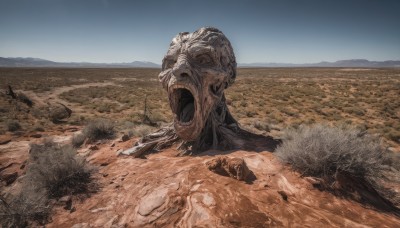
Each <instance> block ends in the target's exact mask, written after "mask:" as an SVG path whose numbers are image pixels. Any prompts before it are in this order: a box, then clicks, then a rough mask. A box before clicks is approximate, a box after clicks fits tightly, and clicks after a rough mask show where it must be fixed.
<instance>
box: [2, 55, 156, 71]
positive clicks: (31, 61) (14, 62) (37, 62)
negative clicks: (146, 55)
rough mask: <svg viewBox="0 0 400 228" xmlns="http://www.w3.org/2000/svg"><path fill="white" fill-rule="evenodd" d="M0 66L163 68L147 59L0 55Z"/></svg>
mask: <svg viewBox="0 0 400 228" xmlns="http://www.w3.org/2000/svg"><path fill="white" fill-rule="evenodd" d="M0 67H71V68H74V67H77V68H91V67H93V68H97V67H98V68H134V67H138V68H139V67H143V68H161V66H160V65H159V64H155V63H152V62H145V61H134V62H131V63H88V62H70V63H64V62H53V61H50V60H46V59H39V58H3V57H0Z"/></svg>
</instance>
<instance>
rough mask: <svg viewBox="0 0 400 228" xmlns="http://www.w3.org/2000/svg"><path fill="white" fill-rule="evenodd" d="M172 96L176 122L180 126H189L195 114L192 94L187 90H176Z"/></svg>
mask: <svg viewBox="0 0 400 228" xmlns="http://www.w3.org/2000/svg"><path fill="white" fill-rule="evenodd" d="M172 95H173V97H174V99H175V101H176V103H175V107H174V113H175V114H176V118H177V120H178V121H179V123H180V124H182V125H189V124H191V123H192V121H193V118H194V113H195V104H194V102H195V99H194V97H193V94H192V93H191V92H190V91H189V90H188V89H185V88H178V89H175V90H174V91H173V94H172Z"/></svg>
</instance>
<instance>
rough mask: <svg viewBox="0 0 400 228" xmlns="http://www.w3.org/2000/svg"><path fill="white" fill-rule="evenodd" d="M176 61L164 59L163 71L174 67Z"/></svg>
mask: <svg viewBox="0 0 400 228" xmlns="http://www.w3.org/2000/svg"><path fill="white" fill-rule="evenodd" d="M175 63H176V61H175V60H173V59H165V60H164V63H163V68H164V69H169V68H172V67H173V66H174V65H175Z"/></svg>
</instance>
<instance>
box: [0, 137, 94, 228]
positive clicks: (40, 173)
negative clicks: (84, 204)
mask: <svg viewBox="0 0 400 228" xmlns="http://www.w3.org/2000/svg"><path fill="white" fill-rule="evenodd" d="M92 172H93V168H91V167H90V166H89V165H88V164H87V163H86V161H85V159H84V158H82V157H80V156H78V155H77V154H76V151H75V150H74V149H73V148H72V147H70V146H62V145H59V144H57V143H55V142H53V141H52V140H45V141H44V143H43V144H32V145H31V150H30V157H29V162H28V167H27V171H26V175H25V177H24V178H23V181H22V187H21V190H20V192H19V193H16V194H15V195H13V196H11V197H9V199H4V198H0V217H1V225H2V227H28V226H35V225H44V224H45V223H47V222H48V218H49V216H50V211H51V207H52V203H50V199H58V198H60V197H62V196H66V195H75V194H89V193H91V192H93V191H95V190H96V185H95V184H94V182H93V177H92Z"/></svg>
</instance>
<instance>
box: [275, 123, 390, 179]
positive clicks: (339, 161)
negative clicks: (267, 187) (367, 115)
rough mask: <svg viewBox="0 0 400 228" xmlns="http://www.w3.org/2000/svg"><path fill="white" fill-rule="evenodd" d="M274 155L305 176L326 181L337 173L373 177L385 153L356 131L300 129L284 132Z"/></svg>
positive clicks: (380, 147)
mask: <svg viewBox="0 0 400 228" xmlns="http://www.w3.org/2000/svg"><path fill="white" fill-rule="evenodd" d="M276 153H277V155H278V156H279V157H280V158H281V159H282V160H283V161H285V162H287V163H290V164H291V165H292V167H293V168H295V169H296V170H298V171H300V172H301V173H303V174H304V175H307V176H316V177H329V176H333V175H335V173H337V172H347V173H351V174H352V175H354V176H358V177H367V176H377V175H380V174H381V173H382V171H383V170H384V168H385V167H384V164H383V163H384V160H385V153H386V151H385V149H384V148H383V147H382V146H381V144H380V143H379V141H378V140H377V139H376V138H374V137H372V136H369V135H365V132H364V133H363V132H361V131H359V130H356V129H341V128H338V127H329V126H326V125H314V126H311V127H310V126H300V127H299V128H298V129H297V130H294V129H292V130H288V131H287V133H286V136H285V140H284V141H283V144H282V145H281V146H279V147H278V148H277V151H276Z"/></svg>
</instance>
